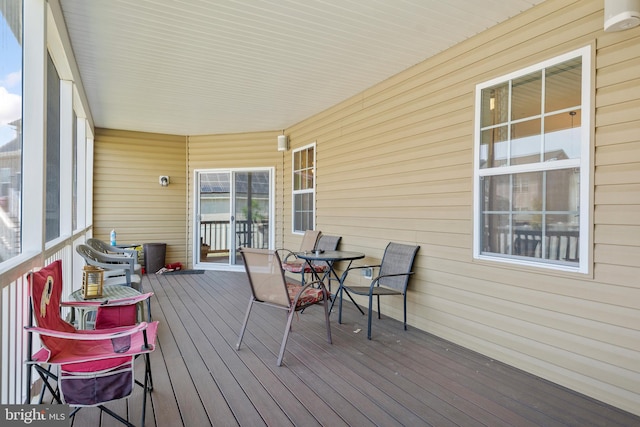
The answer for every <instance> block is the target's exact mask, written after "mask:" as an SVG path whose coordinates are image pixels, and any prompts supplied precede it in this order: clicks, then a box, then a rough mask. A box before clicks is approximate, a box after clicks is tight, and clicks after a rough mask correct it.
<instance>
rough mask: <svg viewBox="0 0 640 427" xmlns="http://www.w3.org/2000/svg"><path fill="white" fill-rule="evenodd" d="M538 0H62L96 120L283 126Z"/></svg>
mask: <svg viewBox="0 0 640 427" xmlns="http://www.w3.org/2000/svg"><path fill="white" fill-rule="evenodd" d="M541 2H542V0H509V1H500V0H452V1H441V0H366V1H363V0H291V1H289V0H243V1H231V0H135V1H131V0H109V1H95V0H92V1H87V0H61V2H60V3H61V6H62V11H63V15H64V18H65V21H66V23H67V27H68V31H69V35H70V38H71V43H72V46H73V50H74V53H75V56H76V61H77V63H78V67H79V69H80V74H81V77H82V80H83V84H84V87H85V91H86V93H87V97H88V99H89V105H90V109H91V113H92V116H93V119H94V122H95V124H96V126H98V127H105V128H113V129H125V130H137V131H146V132H159V133H168V134H179V135H199V134H220V133H236V132H250V131H264V130H278V129H284V128H287V127H289V126H291V125H293V124H295V123H297V122H299V121H301V120H303V119H305V118H307V117H310V116H311V115H313V114H316V113H318V112H320V111H323V110H325V109H327V108H329V107H331V106H333V105H335V104H337V103H339V102H341V101H343V100H345V99H347V98H349V97H351V96H353V95H355V94H357V93H359V92H362V91H363V90H365V89H367V88H369V87H371V86H373V85H375V84H376V83H378V82H380V81H382V80H385V79H387V78H389V77H391V76H393V75H394V74H397V73H399V72H400V71H402V70H404V69H406V68H409V67H410V66H412V65H415V64H417V63H419V62H421V61H423V60H425V59H426V58H428V57H430V56H432V55H435V54H437V53H438V52H441V51H443V50H446V49H447V48H449V47H451V46H453V45H455V44H456V43H459V42H461V41H463V40H465V39H467V38H469V37H472V36H473V35H475V34H477V33H479V32H482V31H484V30H485V29H487V28H489V27H491V26H493V25H496V24H497V23H499V22H501V21H504V20H506V19H508V18H509V17H512V16H514V15H517V14H518V13H521V12H522V11H524V10H526V9H528V8H530V7H532V6H534V5H536V4H538V3H541Z"/></svg>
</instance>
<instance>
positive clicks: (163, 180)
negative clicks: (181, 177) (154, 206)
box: [158, 175, 169, 187]
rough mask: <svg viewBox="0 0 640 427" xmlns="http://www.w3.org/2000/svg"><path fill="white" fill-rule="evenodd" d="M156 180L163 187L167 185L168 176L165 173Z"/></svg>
mask: <svg viewBox="0 0 640 427" xmlns="http://www.w3.org/2000/svg"><path fill="white" fill-rule="evenodd" d="M158 182H159V183H160V185H162V186H163V187H167V186H169V177H168V176H167V175H161V176H160V178H158Z"/></svg>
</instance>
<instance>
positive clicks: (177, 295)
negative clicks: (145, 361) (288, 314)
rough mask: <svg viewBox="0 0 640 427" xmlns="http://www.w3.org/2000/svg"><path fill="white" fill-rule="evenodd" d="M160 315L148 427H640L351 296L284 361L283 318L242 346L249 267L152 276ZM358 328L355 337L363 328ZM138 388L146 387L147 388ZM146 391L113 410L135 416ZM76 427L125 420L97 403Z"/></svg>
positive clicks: (257, 317) (303, 328)
mask: <svg viewBox="0 0 640 427" xmlns="http://www.w3.org/2000/svg"><path fill="white" fill-rule="evenodd" d="M143 287H144V288H145V290H152V291H153V292H155V295H154V300H153V308H152V314H153V317H154V320H159V321H160V329H159V337H158V348H157V350H156V351H155V352H154V353H153V354H152V355H151V361H152V369H153V379H154V386H155V388H154V390H153V393H152V402H151V407H149V408H148V410H147V422H146V425H147V426H158V427H164V426H169V427H176V426H186V427H200V426H208V425H216V426H218V425H223V426H226V425H229V426H235V425H241V426H260V425H268V426H278V427H280V426H287V425H295V426H313V425H324V426H341V425H351V426H369V425H379V426H638V425H640V417H636V416H633V415H631V414H629V413H626V412H623V411H620V410H618V409H616V408H613V407H611V406H608V405H605V404H602V403H601V402H598V401H595V400H593V399H591V398H588V397H585V396H583V395H580V394H578V393H575V392H573V391H570V390H567V389H565V388H563V387H559V386H557V385H555V384H552V383H549V382H547V381H545V380H542V379H540V378H537V377H534V376H532V375H529V374H527V373H524V372H522V371H519V370H517V369H514V368H511V367H509V366H506V365H504V364H502V363H499V362H496V361H493V360H491V359H489V358H487V357H485V356H482V355H480V354H477V353H474V352H472V351H469V350H466V349H464V348H461V347H459V346H456V345H454V344H451V343H449V342H447V341H444V340H442V339H439V338H437V337H435V336H433V335H430V334H427V333H424V332H422V331H419V330H416V329H415V328H409V330H408V331H406V332H405V331H403V330H402V326H401V324H400V323H399V322H397V321H394V320H391V319H389V318H384V317H383V319H382V320H374V326H373V335H374V336H373V340H372V341H368V340H367V339H366V317H364V316H361V315H360V314H359V313H358V312H357V311H356V310H355V308H354V307H353V305H351V304H347V303H346V302H345V310H346V311H345V312H344V315H343V316H344V317H343V324H342V325H339V324H338V323H337V313H334V314H333V315H332V316H331V319H332V324H331V327H332V334H333V345H329V344H328V343H327V342H326V337H325V329H324V327H323V321H322V320H323V319H322V309H321V307H320V306H318V307H313V308H312V309H308V310H306V311H305V312H304V313H302V314H300V315H299V316H298V318H296V319H294V324H293V331H292V333H291V335H290V338H289V342H288V344H287V350H286V353H285V357H284V363H283V366H282V367H277V366H276V355H277V352H278V350H279V344H280V340H281V338H282V332H283V328H284V322H285V317H284V314H283V313H282V312H280V311H278V310H273V309H269V308H267V307H261V306H256V307H255V308H254V311H253V312H252V318H251V319H250V323H249V326H248V328H247V333H246V334H245V339H244V341H243V347H242V348H241V349H240V351H236V350H235V344H236V341H237V338H238V331H239V328H240V325H241V320H242V317H243V315H244V313H245V310H246V305H247V303H248V298H249V292H248V284H247V281H246V276H245V275H244V273H233V272H206V273H205V274H182V275H158V276H156V275H148V276H145V278H144V281H143ZM359 329H360V331H359V332H357V333H356V332H355V331H357V330H359ZM137 393H140V392H139V391H138V392H137ZM140 404H141V398H140V395H139V394H136V395H134V396H133V397H132V398H130V399H129V402H128V403H127V402H119V403H117V404H112V405H111V406H112V407H113V408H114V409H115V410H116V411H118V412H120V413H123V414H124V413H126V412H127V410H129V416H130V419H131V421H132V422H134V423H138V422H139V415H140ZM74 425H75V426H96V425H102V426H112V425H117V424H116V423H115V422H114V421H113V420H112V419H111V418H110V417H108V416H103V417H102V418H101V416H100V411H99V410H98V409H95V408H86V409H83V410H81V411H80V412H79V413H78V415H77V416H76V419H75V422H74Z"/></svg>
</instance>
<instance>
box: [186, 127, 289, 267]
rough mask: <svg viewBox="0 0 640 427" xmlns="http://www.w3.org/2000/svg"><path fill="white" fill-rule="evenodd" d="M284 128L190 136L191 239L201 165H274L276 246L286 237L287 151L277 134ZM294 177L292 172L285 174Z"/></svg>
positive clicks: (239, 166) (191, 261) (189, 211)
mask: <svg viewBox="0 0 640 427" xmlns="http://www.w3.org/2000/svg"><path fill="white" fill-rule="evenodd" d="M281 132H282V131H280V132H255V133H246V134H228V135H203V136H190V137H189V144H188V147H189V148H188V151H189V153H188V158H189V164H188V179H189V191H188V196H187V197H188V201H187V209H188V217H189V230H188V237H189V241H190V242H192V241H193V235H194V234H193V233H194V230H193V223H194V196H195V195H196V189H195V188H194V182H193V179H194V171H195V170H197V169H200V170H202V169H225V168H262V167H269V168H270V167H273V168H274V174H275V178H274V179H275V180H276V190H275V192H276V194H275V199H274V201H275V206H276V217H275V218H274V219H273V221H275V222H274V226H275V230H276V236H275V243H276V247H281V246H279V244H280V243H279V242H281V240H282V227H283V225H282V216H281V213H282V209H281V207H282V204H283V202H282V198H283V191H282V181H283V180H282V176H283V175H282V174H283V172H282V170H283V169H282V168H283V153H282V152H279V151H277V137H278V135H279V134H280V133H281ZM285 179H286V180H290V173H289V175H287V176H286V177H285ZM188 251H189V256H188V259H189V263H190V264H193V261H194V260H193V245H192V244H191V245H189V248H188Z"/></svg>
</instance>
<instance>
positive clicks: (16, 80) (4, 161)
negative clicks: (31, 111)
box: [0, 0, 22, 262]
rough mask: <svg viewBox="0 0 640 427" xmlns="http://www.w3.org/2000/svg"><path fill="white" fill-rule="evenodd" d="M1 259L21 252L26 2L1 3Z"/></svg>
mask: <svg viewBox="0 0 640 427" xmlns="http://www.w3.org/2000/svg"><path fill="white" fill-rule="evenodd" d="M0 58H1V59H0V262H2V261H5V260H7V259H9V258H12V257H14V256H16V255H18V254H20V252H21V241H20V235H21V232H20V231H21V212H20V206H21V199H22V187H21V186H22V1H21V0H14V1H10V2H1V3H0Z"/></svg>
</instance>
